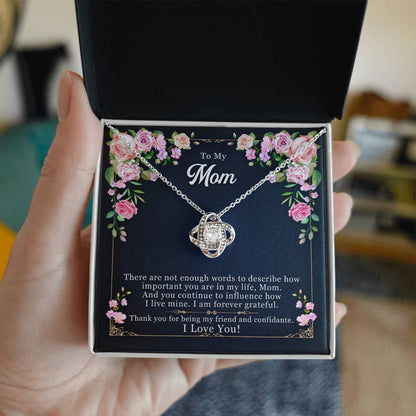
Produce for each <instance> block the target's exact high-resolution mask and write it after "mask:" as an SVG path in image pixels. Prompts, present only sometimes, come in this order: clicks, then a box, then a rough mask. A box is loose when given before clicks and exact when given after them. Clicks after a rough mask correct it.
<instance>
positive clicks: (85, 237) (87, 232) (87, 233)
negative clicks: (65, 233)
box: [81, 224, 91, 246]
mask: <svg viewBox="0 0 416 416" xmlns="http://www.w3.org/2000/svg"><path fill="white" fill-rule="evenodd" d="M81 241H82V243H84V244H86V245H88V246H89V245H90V244H91V224H90V225H87V226H86V227H85V228H84V229H83V230H81Z"/></svg>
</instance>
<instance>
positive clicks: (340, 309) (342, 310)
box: [338, 303, 347, 319]
mask: <svg viewBox="0 0 416 416" xmlns="http://www.w3.org/2000/svg"><path fill="white" fill-rule="evenodd" d="M338 313H339V317H340V319H342V318H343V317H344V316H345V315H346V314H347V307H346V306H345V305H344V304H343V303H338Z"/></svg>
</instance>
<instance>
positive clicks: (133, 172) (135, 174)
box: [117, 163, 140, 182]
mask: <svg viewBox="0 0 416 416" xmlns="http://www.w3.org/2000/svg"><path fill="white" fill-rule="evenodd" d="M117 175H118V176H120V178H121V180H122V181H123V182H129V181H134V180H136V179H139V177H140V166H139V165H134V164H132V163H119V164H118V165H117Z"/></svg>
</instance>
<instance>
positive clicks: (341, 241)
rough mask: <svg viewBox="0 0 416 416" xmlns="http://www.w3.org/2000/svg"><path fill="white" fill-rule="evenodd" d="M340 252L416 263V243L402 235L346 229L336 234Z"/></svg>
mask: <svg viewBox="0 0 416 416" xmlns="http://www.w3.org/2000/svg"><path fill="white" fill-rule="evenodd" d="M335 246H336V249H337V251H338V252H339V253H346V254H356V255H360V256H367V257H375V258H381V259H384V260H394V261H399V262H404V263H410V264H416V244H415V243H414V242H412V241H411V240H410V239H409V238H407V237H404V236H402V235H395V234H389V233H381V232H368V231H362V232H360V231H358V230H351V229H345V230H342V231H341V232H339V233H338V234H337V235H336V236H335Z"/></svg>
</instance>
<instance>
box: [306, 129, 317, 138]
mask: <svg viewBox="0 0 416 416" xmlns="http://www.w3.org/2000/svg"><path fill="white" fill-rule="evenodd" d="M316 133H318V132H317V131H316V130H312V131H310V132H309V133H308V134H307V135H308V136H311V137H315V136H316Z"/></svg>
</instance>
